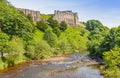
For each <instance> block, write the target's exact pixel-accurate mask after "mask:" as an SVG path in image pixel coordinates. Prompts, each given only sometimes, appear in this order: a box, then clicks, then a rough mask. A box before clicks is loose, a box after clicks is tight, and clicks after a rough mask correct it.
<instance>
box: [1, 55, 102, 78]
mask: <svg viewBox="0 0 120 78" xmlns="http://www.w3.org/2000/svg"><path fill="white" fill-rule="evenodd" d="M0 78H104V77H103V76H102V75H101V74H100V70H99V65H98V62H96V61H94V60H92V59H91V58H90V57H89V56H87V55H83V54H70V55H69V56H68V59H67V60H61V61H50V62H42V63H36V62H31V63H29V64H27V65H25V66H24V67H22V68H18V69H16V70H12V71H9V72H2V73H0Z"/></svg>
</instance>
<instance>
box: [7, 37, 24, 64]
mask: <svg viewBox="0 0 120 78" xmlns="http://www.w3.org/2000/svg"><path fill="white" fill-rule="evenodd" d="M7 52H8V54H9V56H8V59H7V61H8V66H13V65H14V64H15V61H16V60H17V61H19V60H22V55H23V53H24V52H25V50H24V45H23V40H22V39H20V38H19V37H13V38H12V40H11V41H9V42H8V45H7Z"/></svg>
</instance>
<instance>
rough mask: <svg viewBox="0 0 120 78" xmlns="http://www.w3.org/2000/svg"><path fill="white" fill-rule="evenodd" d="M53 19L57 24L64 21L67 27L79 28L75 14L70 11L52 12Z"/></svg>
mask: <svg viewBox="0 0 120 78" xmlns="http://www.w3.org/2000/svg"><path fill="white" fill-rule="evenodd" d="M54 19H55V20H57V21H58V22H59V23H60V22H61V21H65V22H66V23H67V25H68V26H80V23H79V18H78V15H77V13H73V12H72V11H59V10H58V11H56V10H55V12H54Z"/></svg>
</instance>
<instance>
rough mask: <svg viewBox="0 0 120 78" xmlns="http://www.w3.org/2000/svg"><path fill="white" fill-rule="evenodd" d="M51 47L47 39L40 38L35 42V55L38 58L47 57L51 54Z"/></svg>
mask: <svg viewBox="0 0 120 78" xmlns="http://www.w3.org/2000/svg"><path fill="white" fill-rule="evenodd" d="M51 55H52V53H51V49H50V46H49V44H48V43H47V42H46V41H43V40H40V41H38V42H37V43H35V53H34V56H35V57H36V58H46V57H49V56H51Z"/></svg>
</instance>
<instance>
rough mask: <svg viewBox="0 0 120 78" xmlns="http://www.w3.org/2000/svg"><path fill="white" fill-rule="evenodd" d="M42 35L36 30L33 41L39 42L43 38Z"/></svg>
mask: <svg viewBox="0 0 120 78" xmlns="http://www.w3.org/2000/svg"><path fill="white" fill-rule="evenodd" d="M43 35H44V33H43V32H42V31H40V30H38V29H37V30H36V31H35V33H34V40H35V41H39V40H40V39H42V38H43Z"/></svg>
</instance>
